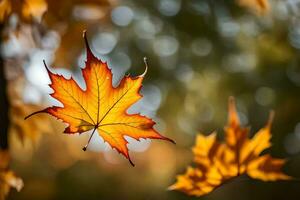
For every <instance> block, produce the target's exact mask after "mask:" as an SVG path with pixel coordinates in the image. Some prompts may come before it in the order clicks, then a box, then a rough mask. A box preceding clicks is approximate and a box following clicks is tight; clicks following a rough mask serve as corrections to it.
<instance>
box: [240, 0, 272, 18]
mask: <svg viewBox="0 0 300 200" xmlns="http://www.w3.org/2000/svg"><path fill="white" fill-rule="evenodd" d="M237 3H238V4H239V5H240V6H243V7H245V8H248V9H250V10H252V11H254V12H255V13H256V14H258V15H263V14H266V13H268V12H269V11H270V3H269V0H237Z"/></svg>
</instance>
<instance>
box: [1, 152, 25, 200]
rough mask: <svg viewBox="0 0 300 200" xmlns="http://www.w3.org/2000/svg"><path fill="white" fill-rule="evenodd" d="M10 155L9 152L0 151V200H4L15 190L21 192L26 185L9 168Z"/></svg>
mask: <svg viewBox="0 0 300 200" xmlns="http://www.w3.org/2000/svg"><path fill="white" fill-rule="evenodd" d="M8 164H9V154H8V152H7V151H3V150H1V151H0V200H4V199H5V197H6V196H7V194H8V193H9V191H10V188H15V189H16V190H17V191H20V190H21V189H22V188H23V186H24V184H23V181H22V179H21V178H18V177H17V176H16V175H15V173H14V172H13V171H11V170H10V169H9V168H8Z"/></svg>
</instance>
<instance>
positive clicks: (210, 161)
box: [169, 98, 291, 196]
mask: <svg viewBox="0 0 300 200" xmlns="http://www.w3.org/2000/svg"><path fill="white" fill-rule="evenodd" d="M273 115H274V114H273V112H271V114H270V117H269V121H268V123H267V124H266V126H265V127H263V128H262V129H260V130H259V131H258V132H257V133H256V134H255V135H254V136H253V137H252V138H251V139H249V137H248V133H249V129H248V128H244V127H241V124H240V121H239V117H238V114H237V111H236V107H235V102H234V99H233V98H230V99H229V117H228V124H227V126H226V127H225V129H224V130H225V142H224V143H220V142H218V141H217V138H216V133H212V134H211V135H208V136H204V135H202V134H199V135H198V136H197V138H196V145H195V147H194V148H193V153H194V162H195V164H196V167H188V169H187V171H186V173H185V174H183V175H179V176H177V182H176V183H175V184H173V185H172V186H170V187H169V189H170V190H179V191H182V192H185V193H186V194H188V195H194V196H202V195H205V194H208V193H209V192H211V191H213V190H214V189H216V188H217V187H219V186H220V185H222V184H223V183H225V182H227V181H228V180H230V179H231V178H234V177H237V176H239V175H241V174H247V175H248V176H250V177H252V178H255V179H260V180H263V181H275V180H288V179H290V178H291V177H290V176H287V175H285V174H284V173H282V172H281V168H282V166H283V165H284V163H285V160H284V159H277V158H272V157H271V156H270V155H268V154H264V155H261V153H262V151H264V150H265V149H267V148H269V147H270V146H271V142H270V139H271V132H270V129H271V123H272V119H273Z"/></svg>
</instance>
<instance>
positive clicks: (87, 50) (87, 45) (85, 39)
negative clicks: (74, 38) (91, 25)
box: [83, 30, 95, 61]
mask: <svg viewBox="0 0 300 200" xmlns="http://www.w3.org/2000/svg"><path fill="white" fill-rule="evenodd" d="M86 32H87V31H86V30H83V39H84V43H85V47H86V59H87V61H89V60H91V59H93V58H95V56H94V54H93V53H92V50H91V48H90V45H89V41H88V39H87V33H86Z"/></svg>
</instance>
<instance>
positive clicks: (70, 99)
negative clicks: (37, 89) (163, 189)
mask: <svg viewBox="0 0 300 200" xmlns="http://www.w3.org/2000/svg"><path fill="white" fill-rule="evenodd" d="M84 39H85V43H86V49H87V60H86V66H85V68H84V69H82V74H83V78H84V80H85V84H86V90H83V89H82V88H80V86H79V85H78V84H77V83H76V82H75V81H74V79H73V78H72V77H71V78H70V79H66V78H64V77H63V76H61V75H57V74H54V73H52V72H51V71H50V70H49V69H48V68H47V66H46V64H45V67H46V69H47V71H48V74H49V77H50V79H51V82H52V83H51V84H50V87H51V88H52V89H53V90H54V92H53V93H52V94H51V96H52V97H53V98H55V99H57V100H58V101H60V102H61V103H62V104H63V105H64V106H63V107H58V106H52V107H49V108H46V109H44V110H41V111H38V112H35V113H33V114H31V115H29V116H28V117H30V116H32V115H34V114H37V113H49V114H51V115H53V116H55V117H56V118H58V119H61V120H62V121H63V122H66V123H67V124H69V126H68V127H67V128H66V129H65V131H64V133H68V134H74V133H83V132H86V131H89V130H92V134H91V137H90V139H89V141H88V143H87V145H86V146H85V147H84V148H83V150H86V148H87V146H88V144H89V142H90V140H91V138H92V136H93V134H94V133H95V131H96V130H97V131H98V134H99V135H100V136H101V137H102V138H103V139H104V141H106V142H107V143H108V144H109V145H110V146H111V147H112V148H115V149H116V150H117V151H118V152H119V153H121V154H123V155H124V156H125V157H126V158H127V159H128V160H129V161H130V163H131V164H132V165H134V164H133V163H132V161H131V159H130V157H129V153H128V148H127V143H128V142H127V140H126V139H125V138H124V136H129V137H131V138H134V139H136V140H139V139H140V138H151V139H163V140H168V141H170V142H173V140H171V139H169V138H167V137H164V136H162V135H160V134H159V133H158V132H157V131H156V130H155V129H154V128H153V126H154V125H155V122H154V121H153V120H152V119H150V118H147V117H145V116H142V115H140V114H128V113H127V112H126V111H127V109H128V108H129V107H130V106H131V105H132V104H134V103H135V102H137V101H138V100H139V99H141V98H142V95H141V94H140V93H139V91H140V89H141V86H142V81H143V78H144V75H145V74H146V71H147V63H146V62H145V63H146V70H145V72H144V73H143V74H142V75H140V76H137V77H130V76H125V77H124V78H123V79H122V80H121V81H120V84H119V85H118V86H117V87H113V85H112V73H111V70H110V69H109V68H108V66H107V63H106V62H102V61H101V60H99V59H98V58H96V57H95V56H94V55H93V53H92V51H91V49H90V47H89V44H88V41H87V38H86V34H85V32H84ZM28 117H26V118H28ZM26 118H25V119H26Z"/></svg>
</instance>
